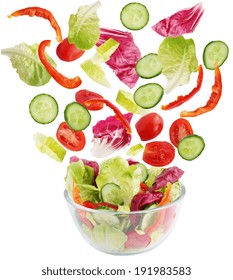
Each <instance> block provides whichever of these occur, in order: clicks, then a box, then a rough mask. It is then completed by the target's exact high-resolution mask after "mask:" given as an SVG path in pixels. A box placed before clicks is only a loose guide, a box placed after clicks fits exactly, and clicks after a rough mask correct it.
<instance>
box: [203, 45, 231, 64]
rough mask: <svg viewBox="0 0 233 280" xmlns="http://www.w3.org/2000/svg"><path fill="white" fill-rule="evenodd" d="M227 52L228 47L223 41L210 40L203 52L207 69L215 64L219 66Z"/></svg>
mask: <svg viewBox="0 0 233 280" xmlns="http://www.w3.org/2000/svg"><path fill="white" fill-rule="evenodd" d="M228 54H229V48H228V46H227V44H226V43H224V42H223V41H212V42H210V43H209V44H207V45H206V47H205V49H204V52H203V62H204V65H205V67H206V68H207V69H209V70H214V69H215V66H216V65H217V66H218V67H220V66H221V65H222V64H223V63H224V62H225V60H226V59H227V57H228Z"/></svg>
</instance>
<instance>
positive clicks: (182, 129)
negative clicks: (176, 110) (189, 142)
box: [169, 118, 193, 147]
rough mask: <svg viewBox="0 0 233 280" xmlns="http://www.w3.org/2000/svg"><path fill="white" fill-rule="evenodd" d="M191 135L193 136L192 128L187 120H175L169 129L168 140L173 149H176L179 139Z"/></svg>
mask: <svg viewBox="0 0 233 280" xmlns="http://www.w3.org/2000/svg"><path fill="white" fill-rule="evenodd" d="M191 134H193V129H192V126H191V124H190V122H189V121H188V120H186V119H183V118H179V119H177V120H175V121H174V122H173V123H172V125H171V126H170V129H169V136H170V140H171V142H172V144H173V145H174V146H175V147H178V144H179V142H180V140H181V139H183V138H184V137H186V136H188V135H191Z"/></svg>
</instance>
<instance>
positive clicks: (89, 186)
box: [65, 156, 185, 254]
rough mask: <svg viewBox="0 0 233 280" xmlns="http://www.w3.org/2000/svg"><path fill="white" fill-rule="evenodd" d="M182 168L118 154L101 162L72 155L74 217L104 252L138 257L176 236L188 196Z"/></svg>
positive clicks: (69, 181) (69, 177)
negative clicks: (174, 230)
mask: <svg viewBox="0 0 233 280" xmlns="http://www.w3.org/2000/svg"><path fill="white" fill-rule="evenodd" d="M183 173H184V172H183V170H181V169H179V168H178V167H175V166H173V167H169V168H161V167H160V168H159V167H149V168H148V167H147V166H145V165H144V164H143V163H140V162H137V161H134V160H131V159H128V160H126V159H124V158H122V157H120V156H115V157H112V158H109V159H106V160H104V161H102V162H101V163H100V164H98V163H97V162H95V161H88V160H85V159H79V158H77V157H72V158H71V162H70V164H69V166H68V168H67V174H66V177H65V183H66V190H65V198H66V200H67V203H68V206H69V209H70V212H71V215H72V217H73V219H74V221H75V223H76V225H77V227H78V229H79V231H80V232H81V233H82V235H83V237H84V238H85V239H86V240H87V241H88V243H89V244H91V245H92V246H93V247H95V248H97V249H98V250H101V251H104V252H107V253H111V254H134V253H139V252H143V251H147V250H149V249H150V248H154V247H155V246H158V245H159V244H160V243H161V242H162V241H163V240H164V239H165V237H167V235H168V234H169V233H170V231H171V229H172V227H173V225H174V223H175V221H176V218H177V215H178V213H179V209H180V206H181V202H182V199H183V197H184V194H185V188H184V186H183V185H182V183H181V182H180V178H181V176H182V175H183Z"/></svg>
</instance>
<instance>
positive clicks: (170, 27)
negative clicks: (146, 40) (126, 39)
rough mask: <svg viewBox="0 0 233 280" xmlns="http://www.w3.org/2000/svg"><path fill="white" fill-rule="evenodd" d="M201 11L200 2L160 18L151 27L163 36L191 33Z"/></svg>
mask: <svg viewBox="0 0 233 280" xmlns="http://www.w3.org/2000/svg"><path fill="white" fill-rule="evenodd" d="M203 13H204V8H203V6H202V3H198V4H196V5H195V6H193V7H192V8H188V9H184V10H181V11H178V12H176V13H175V14H173V15H172V16H170V17H167V18H164V19H162V20H160V21H159V22H158V23H156V24H155V25H154V26H152V29H153V30H154V31H155V32H157V33H158V34H160V35H161V36H163V37H168V36H171V37H177V36H181V35H183V34H186V33H192V32H193V31H194V30H195V28H196V26H197V24H198V23H199V21H200V19H201V16H202V15H203Z"/></svg>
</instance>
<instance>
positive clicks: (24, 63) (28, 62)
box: [1, 43, 56, 86]
mask: <svg viewBox="0 0 233 280" xmlns="http://www.w3.org/2000/svg"><path fill="white" fill-rule="evenodd" d="M1 54H3V55H7V56H8V57H9V58H10V61H11V64H12V67H13V68H15V69H16V72H17V73H18V75H19V77H20V79H21V80H22V81H24V82H25V83H26V84H28V85H30V86H43V85H45V84H47V83H48V82H49V80H50V79H51V76H50V74H49V73H48V72H47V70H46V69H45V67H44V65H43V64H42V63H41V62H40V59H39V57H38V44H33V45H31V46H29V45H27V44H26V43H21V44H19V45H16V46H15V47H12V48H7V49H3V50H2V51H1ZM47 58H48V60H49V61H50V63H51V64H52V65H53V66H54V67H56V63H55V62H54V61H53V60H52V58H51V57H49V56H48V55H47Z"/></svg>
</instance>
